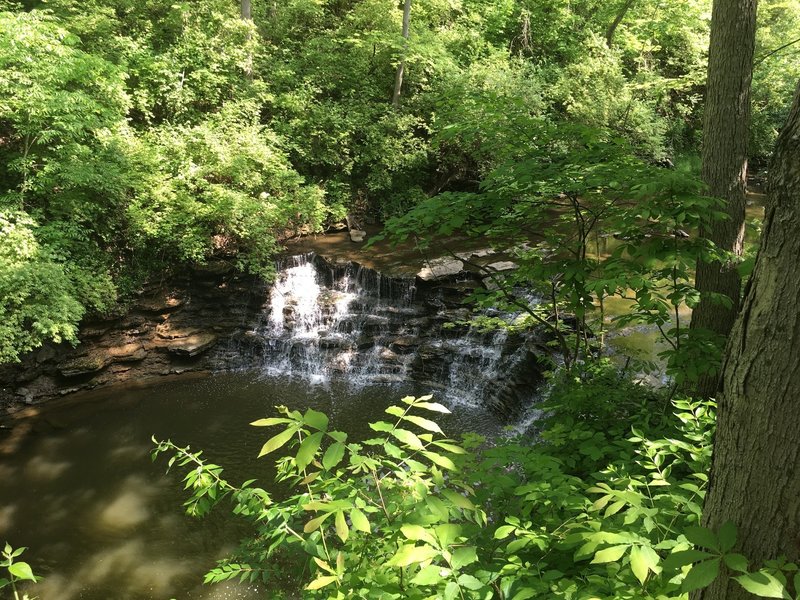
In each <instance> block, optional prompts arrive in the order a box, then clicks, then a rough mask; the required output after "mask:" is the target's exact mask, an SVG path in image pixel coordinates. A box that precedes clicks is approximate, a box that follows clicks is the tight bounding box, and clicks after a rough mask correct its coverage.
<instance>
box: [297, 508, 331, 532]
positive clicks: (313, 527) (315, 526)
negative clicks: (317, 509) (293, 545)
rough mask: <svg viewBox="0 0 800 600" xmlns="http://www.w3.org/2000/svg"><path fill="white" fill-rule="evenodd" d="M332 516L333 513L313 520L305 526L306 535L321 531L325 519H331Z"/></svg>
mask: <svg viewBox="0 0 800 600" xmlns="http://www.w3.org/2000/svg"><path fill="white" fill-rule="evenodd" d="M332 514H333V513H329V512H328V513H325V514H323V515H320V516H319V517H315V518H313V519H311V520H310V521H309V522H308V523H306V524H305V526H304V527H303V531H304V532H305V533H311V532H312V531H316V530H317V529H319V527H320V525H322V523H323V522H324V521H325V519H327V518H328V517H330V516H331V515H332Z"/></svg>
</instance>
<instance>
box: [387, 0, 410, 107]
mask: <svg viewBox="0 0 800 600" xmlns="http://www.w3.org/2000/svg"><path fill="white" fill-rule="evenodd" d="M410 23H411V0H406V1H405V4H404V5H403V39H404V40H405V41H404V42H403V54H402V56H401V57H400V64H399V65H397V74H396V75H395V78H394V94H392V106H395V107H396V106H399V104H400V90H401V89H402V88H403V74H404V72H405V70H406V51H407V49H408V29H409V25H410Z"/></svg>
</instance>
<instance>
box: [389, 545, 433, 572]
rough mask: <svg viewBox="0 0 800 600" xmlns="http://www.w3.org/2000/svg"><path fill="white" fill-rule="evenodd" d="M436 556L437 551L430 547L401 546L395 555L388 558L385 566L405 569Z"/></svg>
mask: <svg viewBox="0 0 800 600" xmlns="http://www.w3.org/2000/svg"><path fill="white" fill-rule="evenodd" d="M438 554H439V551H438V550H436V549H435V548H431V547H430V546H425V545H422V546H414V545H411V544H404V545H403V546H400V549H399V550H398V551H397V553H396V554H395V555H394V556H393V557H392V558H390V559H389V562H388V563H386V564H387V565H389V566H391V567H407V566H408V565H412V564H415V563H421V562H424V561H426V560H430V559H432V558H433V557H434V556H438Z"/></svg>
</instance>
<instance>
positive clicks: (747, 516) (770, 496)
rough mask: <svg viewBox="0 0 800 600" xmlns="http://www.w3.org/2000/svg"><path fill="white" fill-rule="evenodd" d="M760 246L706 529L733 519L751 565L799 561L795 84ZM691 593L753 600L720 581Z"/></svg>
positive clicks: (798, 105) (727, 393)
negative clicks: (773, 560) (784, 559)
mask: <svg viewBox="0 0 800 600" xmlns="http://www.w3.org/2000/svg"><path fill="white" fill-rule="evenodd" d="M769 176H770V184H769V204H768V208H767V217H766V223H765V226H764V236H763V240H762V246H761V250H760V251H759V253H758V258H757V260H756V266H755V270H754V272H753V276H752V278H751V280H750V282H749V283H748V286H747V287H748V289H747V293H746V295H745V298H744V302H743V305H742V312H741V313H740V315H739V317H738V319H737V320H736V324H735V326H734V328H733V331H732V332H731V338H730V340H729V343H728V348H727V359H726V361H725V365H724V367H723V377H722V390H721V395H720V402H719V416H718V423H717V434H716V440H715V443H714V464H713V468H712V472H711V485H710V489H709V492H708V497H707V498H706V505H705V509H704V521H705V524H706V526H708V527H711V528H719V526H720V525H722V524H723V523H724V522H726V521H728V520H731V521H733V522H734V523H735V524H736V526H737V527H738V528H739V536H738V543H737V551H738V552H741V553H742V554H744V555H745V556H747V557H748V558H749V559H751V561H753V562H752V563H751V565H752V566H753V567H755V566H759V565H761V564H763V561H765V560H768V559H771V558H776V557H778V556H780V555H785V556H786V557H787V558H788V559H789V561H791V562H796V561H797V560H798V559H799V558H800V477H798V472H797V468H798V465H799V464H800V463H798V460H800V428H799V427H798V418H800V309H799V306H798V303H799V302H800V260H798V257H800V85H798V88H797V92H796V94H795V98H794V105H793V107H792V110H791V112H790V114H789V120H788V122H787V124H786V126H785V127H784V129H783V132H782V133H781V135H780V137H779V138H778V144H777V147H776V150H775V155H774V157H773V161H772V165H771V166H770V170H769ZM693 598H694V599H695V600H745V599H747V600H750V599H751V598H752V596H751V595H750V594H748V593H747V592H745V591H744V590H743V589H742V588H741V587H740V586H739V584H738V583H736V582H733V581H731V580H726V579H724V578H720V579H718V580H717V581H715V582H714V584H712V585H711V586H710V587H709V588H707V589H705V590H703V591H701V592H699V593H696V594H695V595H694V596H693Z"/></svg>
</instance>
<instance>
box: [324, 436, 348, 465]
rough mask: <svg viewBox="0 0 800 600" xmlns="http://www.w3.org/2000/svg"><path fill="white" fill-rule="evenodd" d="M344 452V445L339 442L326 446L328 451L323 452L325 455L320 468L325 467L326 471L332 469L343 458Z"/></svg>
mask: <svg viewBox="0 0 800 600" xmlns="http://www.w3.org/2000/svg"><path fill="white" fill-rule="evenodd" d="M344 450H345V445H344V444H343V443H341V442H334V443H333V444H331V445H330V446H328V449H327V450H325V454H324V455H323V456H322V466H323V467H325V469H326V470H327V471H330V470H331V469H333V468H334V467H335V466H336V465H338V464H339V463H340V462H341V461H342V459H343V458H344Z"/></svg>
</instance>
